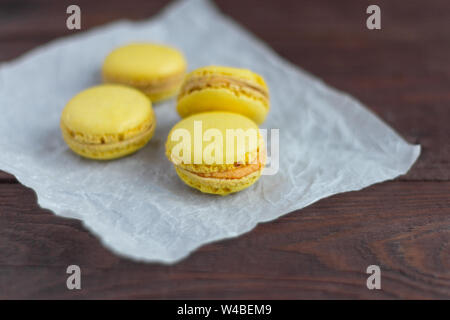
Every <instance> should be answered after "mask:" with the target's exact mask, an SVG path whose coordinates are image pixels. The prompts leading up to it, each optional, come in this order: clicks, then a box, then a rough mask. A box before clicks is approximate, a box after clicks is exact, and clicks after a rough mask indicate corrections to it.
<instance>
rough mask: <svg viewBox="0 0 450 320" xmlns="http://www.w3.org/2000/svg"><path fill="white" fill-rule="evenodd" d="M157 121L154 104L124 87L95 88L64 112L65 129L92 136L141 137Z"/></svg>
mask: <svg viewBox="0 0 450 320" xmlns="http://www.w3.org/2000/svg"><path fill="white" fill-rule="evenodd" d="M153 121H154V113H153V110H152V105H151V102H150V100H149V99H148V98H147V96H145V95H144V94H143V93H141V92H140V91H138V90H136V89H133V88H129V87H126V86H122V85H115V84H107V85H99V86H95V87H91V88H89V89H87V90H84V91H82V92H80V93H79V94H77V95H76V96H75V97H73V98H72V99H71V100H70V101H69V102H68V103H67V105H66V107H65V108H64V110H63V113H62V117H61V126H64V127H65V128H66V129H68V130H70V131H72V132H74V133H75V134H81V135H82V136H83V137H84V138H86V139H87V140H89V137H90V136H92V138H93V139H96V138H95V137H96V136H104V135H108V134H110V135H117V134H131V135H132V134H138V133H139V132H140V131H141V130H140V129H141V127H142V126H143V125H144V124H148V123H151V122H153Z"/></svg>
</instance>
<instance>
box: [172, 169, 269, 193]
mask: <svg viewBox="0 0 450 320" xmlns="http://www.w3.org/2000/svg"><path fill="white" fill-rule="evenodd" d="M175 170H176V172H177V174H178V176H179V177H180V179H181V180H182V181H183V182H184V183H186V184H187V185H188V186H190V187H192V188H195V189H197V190H200V191H201V192H203V193H210V194H217V195H222V196H226V195H228V194H230V193H234V192H238V191H241V190H244V189H246V188H248V187H250V186H251V185H252V184H254V183H255V182H256V181H257V180H258V179H259V178H260V177H261V173H262V168H261V169H260V170H258V171H256V172H253V173H251V174H249V175H247V176H245V177H243V178H241V179H216V178H206V177H201V176H199V175H196V174H195V173H192V172H189V171H187V170H184V169H182V168H180V167H177V166H175Z"/></svg>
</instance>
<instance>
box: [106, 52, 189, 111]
mask: <svg viewBox="0 0 450 320" xmlns="http://www.w3.org/2000/svg"><path fill="white" fill-rule="evenodd" d="M185 72H186V60H185V58H184V56H183V54H182V53H181V52H180V51H178V50H177V49H175V48H172V47H168V46H164V45H158V44H153V43H132V44H129V45H126V46H123V47H119V48H117V49H115V50H113V51H112V52H111V53H110V54H109V55H108V56H107V57H106V59H105V61H104V63H103V67H102V76H103V81H104V82H107V83H120V84H125V85H129V86H132V87H135V88H136V89H139V90H141V91H142V92H144V93H145V94H146V95H148V96H149V97H150V99H151V100H152V101H153V102H156V101H160V100H163V99H166V98H170V97H172V96H174V95H176V94H177V92H178V90H179V88H180V86H181V84H182V82H183V79H184V76H185Z"/></svg>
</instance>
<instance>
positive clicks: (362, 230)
mask: <svg viewBox="0 0 450 320" xmlns="http://www.w3.org/2000/svg"><path fill="white" fill-rule="evenodd" d="M448 194H450V182H403V181H398V182H388V183H383V184H380V185H376V186H372V187H370V188H368V189H366V190H364V191H363V192H350V193H346V194H342V195H337V196H333V197H331V198H327V199H324V200H322V201H319V202H318V203H316V204H313V205H312V206H309V207H308V208H306V209H304V210H301V211H297V212H294V213H291V214H288V215H286V216H284V217H282V218H280V219H277V220H275V221H272V222H269V223H265V224H262V225H259V226H258V227H256V228H255V229H254V230H253V231H252V232H250V233H247V234H245V235H243V236H241V237H238V238H236V239H231V240H225V241H220V242H217V243H213V244H209V245H206V246H204V247H202V248H201V249H200V250H197V251H196V252H194V253H193V254H192V255H191V256H190V257H188V258H187V259H185V260H183V261H181V262H180V263H178V264H176V265H173V266H165V265H161V264H143V263H137V262H132V261H130V260H127V259H121V258H119V257H117V256H115V255H114V254H112V253H111V252H110V251H108V250H106V249H105V248H103V247H102V245H101V244H100V243H99V241H98V240H97V239H96V238H95V237H94V236H93V235H91V234H90V233H89V232H87V231H86V230H85V229H84V228H83V227H82V226H81V223H80V222H79V221H77V220H69V219H61V218H58V217H55V216H54V215H53V214H51V213H50V212H48V211H46V210H41V209H39V208H38V207H37V205H30V204H32V203H35V201H36V199H35V194H34V192H33V191H32V190H30V189H28V188H25V187H23V186H21V185H19V184H14V185H4V184H0V203H2V206H1V207H0V228H1V230H2V232H1V233H0V252H1V255H0V288H2V291H0V298H108V299H110V298H158V299H160V298H176V299H183V298H219V299H221V298H224V299H227V298H274V299H288V298H289V299H297V298H336V297H339V298H377V299H378V298H450V247H449V242H450V199H449V197H448ZM70 264H78V265H79V266H80V267H81V269H82V276H83V278H82V279H83V280H82V281H83V282H82V290H80V291H77V292H73V291H69V290H67V289H66V288H65V281H66V274H65V268H66V267H67V266H68V265H70ZM370 264H377V265H379V266H380V267H381V270H382V290H380V291H370V290H368V289H367V288H366V285H365V281H366V278H367V274H366V273H365V270H366V268H367V266H368V265H370Z"/></svg>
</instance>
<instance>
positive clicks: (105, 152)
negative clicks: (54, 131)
mask: <svg viewBox="0 0 450 320" xmlns="http://www.w3.org/2000/svg"><path fill="white" fill-rule="evenodd" d="M155 128H156V126H155V124H153V125H152V126H151V127H150V128H149V129H148V130H147V131H145V132H143V133H141V134H139V135H137V136H135V137H132V138H130V139H127V140H124V141H119V140H120V139H119V137H117V141H118V142H113V143H106V144H92V143H83V142H81V141H78V140H75V139H74V138H73V137H72V136H71V135H70V134H69V133H68V131H67V130H65V128H64V127H63V126H61V129H62V136H63V139H64V141H65V142H66V143H67V145H68V146H69V148H70V149H71V150H72V151H73V152H75V153H77V154H78V155H80V156H83V157H85V158H89V159H95V160H112V159H116V158H120V157H123V156H126V155H129V154H132V153H134V152H136V151H138V150H139V149H141V148H142V147H144V146H145V145H146V144H147V142H148V141H149V140H150V139H151V138H152V137H153V134H154V132H155Z"/></svg>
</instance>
